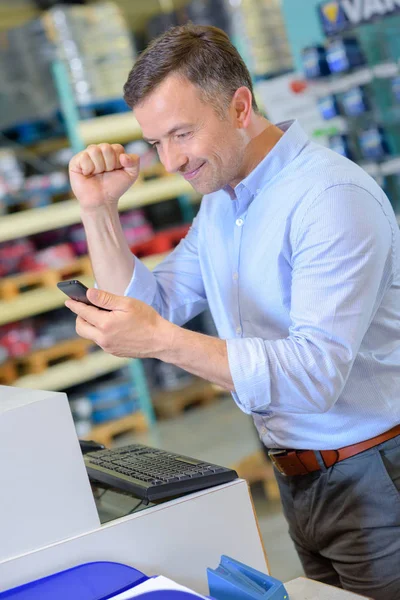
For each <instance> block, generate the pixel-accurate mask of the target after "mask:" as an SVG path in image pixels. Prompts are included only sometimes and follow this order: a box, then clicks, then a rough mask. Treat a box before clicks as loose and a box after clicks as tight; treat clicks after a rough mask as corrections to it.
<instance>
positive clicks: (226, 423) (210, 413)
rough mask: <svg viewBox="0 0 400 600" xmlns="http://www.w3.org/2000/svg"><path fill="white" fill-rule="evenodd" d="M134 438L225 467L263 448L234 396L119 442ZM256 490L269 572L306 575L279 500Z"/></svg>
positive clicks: (285, 578) (288, 577)
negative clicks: (234, 400)
mask: <svg viewBox="0 0 400 600" xmlns="http://www.w3.org/2000/svg"><path fill="white" fill-rule="evenodd" d="M132 442H140V443H143V444H147V445H149V446H154V447H159V448H163V449H167V450H171V451H173V452H179V453H181V454H184V455H186V456H192V457H194V458H199V459H202V460H206V461H209V462H214V463H216V464H221V465H226V466H229V465H231V464H234V463H235V462H237V461H238V460H239V459H240V458H244V457H245V456H247V455H248V454H251V453H252V452H255V451H256V450H258V449H259V440H258V438H257V434H256V432H255V428H254V425H253V422H252V419H251V418H250V417H248V416H247V415H245V414H243V413H242V412H241V411H240V410H239V409H238V408H237V407H236V405H235V403H234V402H233V400H232V398H231V397H229V398H224V399H220V400H218V401H217V402H216V403H215V404H213V405H211V406H207V407H204V408H195V409H192V410H190V411H188V412H186V413H184V414H182V416H180V417H178V418H176V419H171V420H164V421H159V422H158V423H157V424H156V425H155V426H154V428H152V429H151V431H150V432H148V433H145V434H139V435H135V436H132V435H129V436H123V437H121V438H120V439H119V440H118V445H125V444H128V443H132ZM252 494H253V500H254V504H255V509H256V513H257V517H258V519H259V525H260V530H261V535H262V537H263V541H264V546H265V550H266V553H267V557H268V561H269V566H270V572H271V575H272V576H274V577H276V578H277V579H280V580H282V581H288V580H291V579H294V578H296V577H299V576H301V575H303V571H302V567H301V564H300V561H299V559H298V557H297V554H296V551H295V549H294V546H293V543H292V541H291V539H290V537H289V535H288V533H287V525H286V521H285V519H284V517H283V514H282V509H281V506H280V502H279V501H268V500H267V499H266V498H265V495H264V492H263V490H262V487H261V485H260V486H258V485H254V486H252Z"/></svg>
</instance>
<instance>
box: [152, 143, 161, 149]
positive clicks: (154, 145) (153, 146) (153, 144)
mask: <svg viewBox="0 0 400 600" xmlns="http://www.w3.org/2000/svg"><path fill="white" fill-rule="evenodd" d="M159 144H160V142H151V143H150V146H151V147H152V148H157V146H159Z"/></svg>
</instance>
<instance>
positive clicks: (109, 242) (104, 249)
mask: <svg viewBox="0 0 400 600" xmlns="http://www.w3.org/2000/svg"><path fill="white" fill-rule="evenodd" d="M81 217H82V223H83V225H84V228H85V232H86V237H87V241H88V247H89V254H90V258H91V261H92V267H93V271H94V276H95V279H96V282H97V285H98V286H99V288H101V289H103V290H107V291H109V292H111V293H113V294H116V295H120V296H122V295H123V294H124V291H125V289H126V287H127V285H128V284H129V282H130V280H131V278H132V275H133V270H134V266H135V259H134V256H133V255H132V253H131V251H130V249H129V246H128V243H127V241H126V239H125V236H124V233H123V230H122V226H121V221H120V218H119V214H118V210H117V207H112V206H104V207H101V208H97V209H96V210H91V211H87V212H84V211H82V213H81Z"/></svg>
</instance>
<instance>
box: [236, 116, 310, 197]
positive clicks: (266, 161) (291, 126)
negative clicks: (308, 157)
mask: <svg viewBox="0 0 400 600" xmlns="http://www.w3.org/2000/svg"><path fill="white" fill-rule="evenodd" d="M276 126H277V127H279V129H281V130H282V131H283V132H284V134H283V136H282V137H281V139H280V140H279V141H278V143H277V144H275V146H274V147H273V148H272V150H270V151H269V152H268V154H267V155H266V156H265V158H263V160H262V161H261V162H260V163H259V164H258V165H257V166H256V168H255V169H253V171H251V173H249V175H247V177H245V179H243V181H241V182H240V183H238V185H237V186H236V187H235V189H234V190H233V189H232V188H231V187H230V186H226V187H225V188H224V190H225V191H226V192H227V193H228V194H229V196H230V198H231V199H238V200H239V202H240V203H241V204H243V203H244V204H246V205H247V206H248V205H249V204H250V202H251V201H252V200H253V198H254V197H255V196H256V195H257V194H259V193H260V192H261V190H262V189H263V188H264V187H265V186H266V185H267V183H269V182H270V181H271V179H272V178H273V177H274V176H275V175H277V174H278V173H279V172H280V171H281V170H282V169H283V168H284V167H286V166H287V165H289V164H290V163H291V162H292V161H293V160H294V159H295V158H296V156H298V154H300V152H301V151H302V149H303V148H304V146H305V145H306V144H307V143H308V141H309V139H308V136H307V134H306V133H305V131H304V130H303V129H302V127H301V126H300V124H299V122H298V121H296V120H294V121H284V122H283V123H277V124H276ZM247 206H246V208H247Z"/></svg>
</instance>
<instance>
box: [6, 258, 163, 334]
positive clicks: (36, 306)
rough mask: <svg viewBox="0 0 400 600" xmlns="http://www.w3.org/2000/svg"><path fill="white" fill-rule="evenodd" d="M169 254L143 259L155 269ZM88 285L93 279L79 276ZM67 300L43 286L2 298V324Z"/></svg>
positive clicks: (54, 306) (44, 310)
mask: <svg viewBox="0 0 400 600" xmlns="http://www.w3.org/2000/svg"><path fill="white" fill-rule="evenodd" d="M165 256H167V254H154V255H152V256H149V257H147V258H145V259H144V260H143V262H144V264H145V265H146V266H147V267H148V268H149V269H154V267H155V266H157V265H158V264H159V263H160V262H161V261H162V260H163V259H164V258H165ZM79 279H80V281H82V283H83V284H84V285H86V286H88V287H89V286H90V285H93V279H92V278H90V277H87V276H82V277H80V278H79ZM65 300H66V298H65V296H64V294H62V293H61V292H60V290H59V289H58V288H56V287H55V288H54V289H52V288H50V287H41V288H39V289H36V290H32V291H28V292H24V293H22V294H20V295H19V296H17V298H13V299H12V300H0V325H5V324H7V323H13V322H15V321H19V320H21V319H26V318H27V317H33V316H34V315H38V314H41V313H44V312H48V311H50V310H54V309H56V308H61V307H62V306H63V305H64V301H65Z"/></svg>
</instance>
